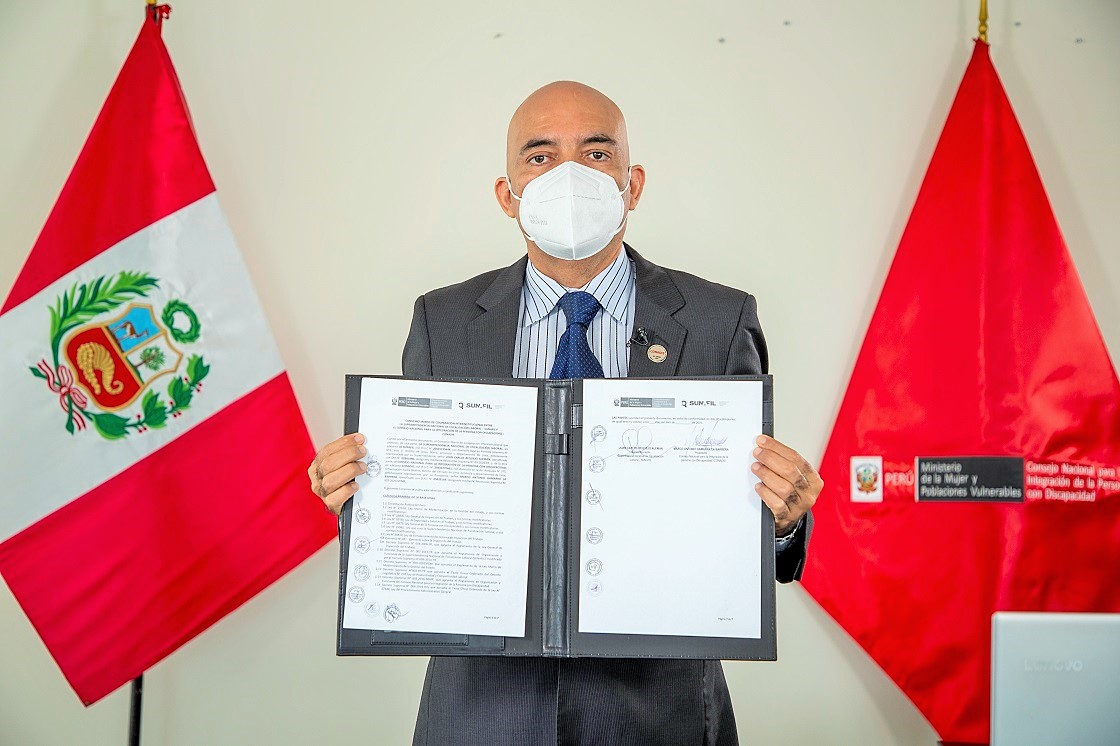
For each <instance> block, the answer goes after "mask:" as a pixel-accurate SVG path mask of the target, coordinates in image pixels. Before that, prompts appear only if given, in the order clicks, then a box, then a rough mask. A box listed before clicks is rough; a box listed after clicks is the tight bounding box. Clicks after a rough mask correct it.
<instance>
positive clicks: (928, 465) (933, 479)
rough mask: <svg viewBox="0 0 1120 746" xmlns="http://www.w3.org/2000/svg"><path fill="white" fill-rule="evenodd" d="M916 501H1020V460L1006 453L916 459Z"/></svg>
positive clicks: (1021, 476) (1021, 475) (1021, 472)
mask: <svg viewBox="0 0 1120 746" xmlns="http://www.w3.org/2000/svg"><path fill="white" fill-rule="evenodd" d="M916 461H917V463H916V464H915V465H914V490H915V493H914V494H915V497H917V499H918V502H985V503H1021V502H1023V459H1021V458H1012V457H1008V456H966V457H959V458H958V457H952V456H949V457H942V458H920V457H919V458H918V459H916Z"/></svg>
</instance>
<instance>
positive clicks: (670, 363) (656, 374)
mask: <svg viewBox="0 0 1120 746" xmlns="http://www.w3.org/2000/svg"><path fill="white" fill-rule="evenodd" d="M626 250H627V252H628V253H629V254H630V258H631V259H633V260H634V283H635V285H636V287H635V289H634V290H635V292H636V293H637V296H636V297H635V299H634V331H636V330H637V329H645V331H646V334H647V337H648V338H649V345H646V346H644V347H643V346H642V345H638V344H634V343H631V345H630V371H629V374H628V375H629V377H630V378H660V377H665V376H675V375H677V372H678V371H679V369H680V362H681V351H682V350H683V349H684V341H685V337H687V336H688V330H687V329H685V328H684V326H682V325H681V324H680V322H678V321H677V320H676V319H674V318H673V314H674V313H676V312H677V311H679V310H680V309H681V308H683V307H684V298H683V297H682V296H681V293H680V291H679V290H677V286H676V285H675V284H673V281H672V279H670V277H669V275H668V274H667V273H666V272H665V270H663V269H661V267H658V266H657V265H656V264H652V263H650V262H648V261H646V260H645V259H643V258H642V256H641V255H640V254H638V252H636V251H634V249H632V248H630V247H629V246H627V247H626ZM655 344H657V345H661V346H662V347H664V348H665V352H666V353H667V356H666V358H665V360H664V361H662V362H660V363H655V362H653V361H652V360H650V359H649V355H648V353H649V348H650V347H651V346H653V345H655Z"/></svg>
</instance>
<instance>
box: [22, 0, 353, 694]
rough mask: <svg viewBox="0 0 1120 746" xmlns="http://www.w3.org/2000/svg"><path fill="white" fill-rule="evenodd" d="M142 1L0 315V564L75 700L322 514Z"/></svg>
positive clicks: (296, 420) (247, 586)
mask: <svg viewBox="0 0 1120 746" xmlns="http://www.w3.org/2000/svg"><path fill="white" fill-rule="evenodd" d="M149 13H150V18H149V19H148V20H146V21H145V22H144V25H143V27H142V28H141V30H140V35H139V37H138V38H137V40H136V44H135V45H134V46H133V48H132V51H131V53H130V54H129V56H128V59H127V60H126V61H125V64H124V67H123V68H122V70H121V72H120V75H119V77H118V78H117V81H116V83H115V84H114V86H113V89H112V90H111V91H110V93H109V97H108V99H107V100H106V102H105V105H104V107H103V109H102V110H101V113H100V115H99V116H98V118H97V121H96V123H95V124H94V126H93V130H92V132H91V133H90V136H89V139H88V140H87V141H86V144H85V146H84V148H83V149H82V152H81V155H80V156H79V157H78V161H77V163H76V165H75V166H74V169H73V171H72V172H71V174H70V177H69V178H68V179H67V182H66V185H65V186H64V188H63V190H62V193H61V195H60V196H59V198H58V202H57V203H56V205H55V207H54V210H53V211H52V212H51V215H50V217H49V218H48V220H47V223H46V225H45V226H44V228H43V232H42V234H41V235H40V236H39V239H38V241H37V242H36V244H35V246H34V248H33V249H32V250H31V254H30V256H29V257H28V259H27V262H26V264H25V265H24V267H23V270H22V271H21V273H20V275H19V277H18V278H17V279H16V282H15V285H14V287H13V288H12V291H11V293H10V295H9V296H8V299H7V301H6V302H5V304H4V306H3V310H2V311H0V337H2V338H3V339H4V352H3V357H2V358H0V371H2V380H3V381H4V389H5V390H4V395H3V397H0V420H2V421H3V422H4V435H3V451H4V456H5V459H6V461H5V468H4V473H5V487H6V489H5V492H4V496H3V499H2V500H0V573H2V574H3V576H4V579H5V580H6V581H7V583H8V585H9V586H10V587H11V589H12V592H13V594H14V595H15V597H16V599H17V600H18V601H19V603H20V605H21V606H22V607H23V609H24V611H25V612H26V613H27V615H28V617H29V618H30V619H31V622H32V624H33V625H34V626H35V628H36V630H37V631H38V632H39V635H40V636H41V637H42V639H43V641H44V643H46V645H47V647H48V649H49V650H50V652H51V655H53V656H54V658H55V660H56V661H57V662H58V665H59V667H60V668H61V669H62V672H63V674H64V675H65V676H66V678H67V680H69V682H70V684H71V685H72V686H73V687H74V690H75V691H76V692H77V693H78V696H79V697H81V699H82V701H83V702H85V703H86V704H90V703H92V702H94V701H96V700H98V699H100V698H101V697H103V696H104V695H106V694H108V693H109V692H111V691H113V690H114V689H116V688H117V687H119V686H120V685H121V684H123V683H125V682H127V681H129V680H130V679H132V678H134V677H136V676H137V675H139V674H140V673H142V672H143V671H144V670H145V669H147V668H148V667H150V666H151V665H153V664H154V663H156V662H157V661H159V660H161V659H162V658H164V657H165V656H167V655H168V654H170V653H171V652H172V651H174V650H175V649H176V648H178V647H179V646H180V645H182V644H183V643H185V642H187V641H188V640H190V639H191V638H192V637H194V636H195V635H197V634H199V633H200V632H202V631H203V630H205V629H206V628H207V627H209V626H210V625H212V624H213V623H214V622H216V621H217V620H219V619H220V618H221V617H223V616H224V615H225V614H228V613H229V612H231V611H233V610H234V609H236V608H237V607H238V606H239V605H241V604H242V603H244V602H245V601H246V600H248V599H249V598H251V597H252V596H253V595H254V594H256V593H257V592H259V591H260V590H262V589H264V588H265V587H266V586H268V585H269V584H270V583H272V582H273V581H275V580H277V579H278V578H279V577H281V576H282V575H283V574H284V573H286V572H287V571H288V570H290V569H291V568H293V567H294V566H296V565H297V564H299V563H300V562H302V561H303V560H304V559H306V558H307V557H308V556H309V555H310V554H311V553H312V552H314V551H315V550H317V549H318V548H319V547H321V546H322V545H323V544H324V543H325V542H326V541H328V540H329V539H330V538H331V536H332V535H333V534H334V531H335V526H334V521H333V520H332V519H331V518H330V516H328V515H327V514H326V513H325V511H323V509H322V506H321V505H320V504H318V501H317V500H315V498H314V497H313V496H312V495H310V494H309V493H308V491H307V488H306V486H305V482H304V476H303V475H302V474H301V472H302V468H301V464H305V463H307V462H308V461H309V460H310V458H311V454H312V448H311V443H310V440H309V438H308V435H307V429H306V426H305V424H304V422H303V417H302V415H301V414H300V411H299V407H298V405H297V403H296V399H295V395H294V393H293V391H292V388H291V385H290V383H289V381H288V376H287V373H286V372H285V371H284V367H283V363H282V361H281V360H280V357H279V354H278V351H277V349H276V346H275V343H274V341H273V339H272V335H271V332H270V331H269V329H268V325H267V323H266V321H265V319H264V315H263V313H262V312H261V308H260V304H259V302H258V300H257V297H256V294H255V292H254V290H253V287H252V284H251V282H250V280H249V277H248V274H247V272H246V270H245V266H244V265H243V263H242V261H241V257H240V254H239V252H238V250H237V247H236V245H235V244H234V242H233V237H232V235H231V233H230V231H229V227H228V225H227V224H226V221H225V217H224V216H223V214H222V211H221V208H220V206H219V204H218V201H217V196H216V194H215V192H214V185H213V183H212V182H211V179H210V175H209V173H208V172H207V170H206V165H205V163H204V162H203V160H202V155H201V153H200V151H199V148H198V144H197V142H196V139H195V134H194V130H193V127H192V125H191V121H190V116H189V114H188V112H187V107H186V102H185V101H184V99H183V94H182V91H181V90H180V88H179V82H178V79H177V78H176V76H175V71H174V69H173V67H172V65H171V59H170V58H169V57H168V54H167V50H166V48H165V47H164V45H163V41H162V39H161V38H160V21H161V19H160V12H159V10H158V9H155V10H152V11H149Z"/></svg>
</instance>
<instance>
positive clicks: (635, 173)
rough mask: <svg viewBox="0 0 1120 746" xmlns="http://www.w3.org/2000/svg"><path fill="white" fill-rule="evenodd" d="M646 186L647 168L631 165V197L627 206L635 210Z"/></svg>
mask: <svg viewBox="0 0 1120 746" xmlns="http://www.w3.org/2000/svg"><path fill="white" fill-rule="evenodd" d="M645 187H646V170H645V168H644V167H642V166H631V167H630V192H629V194H630V197H629V199H628V200H627V204H626V206H627V208H628V209H631V210H633V209H634V208H636V207H637V206H638V200H640V199H641V198H642V190H643V189H645Z"/></svg>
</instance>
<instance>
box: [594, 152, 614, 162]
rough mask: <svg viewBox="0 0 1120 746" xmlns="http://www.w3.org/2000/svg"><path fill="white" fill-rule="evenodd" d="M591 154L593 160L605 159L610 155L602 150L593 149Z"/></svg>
mask: <svg viewBox="0 0 1120 746" xmlns="http://www.w3.org/2000/svg"><path fill="white" fill-rule="evenodd" d="M589 155H590V156H591V160H593V161H605V160H607V158H609V157H610V156H609V155H607V154H606V153H604V152H603V151H601V150H593V151H591V153H589Z"/></svg>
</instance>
